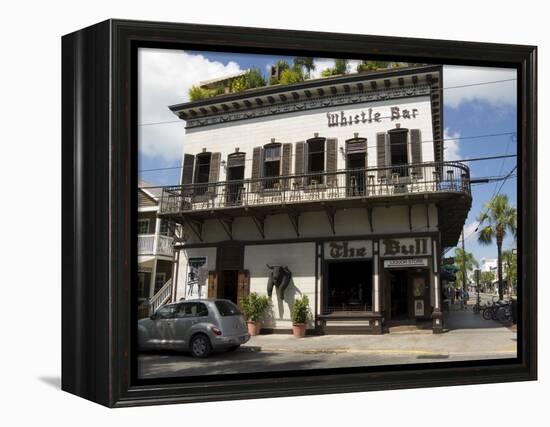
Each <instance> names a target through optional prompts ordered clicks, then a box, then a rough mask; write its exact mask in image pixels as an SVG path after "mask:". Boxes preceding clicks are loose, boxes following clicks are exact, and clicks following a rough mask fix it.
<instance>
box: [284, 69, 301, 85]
mask: <svg viewBox="0 0 550 427" xmlns="http://www.w3.org/2000/svg"><path fill="white" fill-rule="evenodd" d="M303 81H304V75H303V73H302V70H296V69H288V70H284V71H283V72H282V73H281V75H280V77H279V83H280V84H282V85H288V84H291V83H298V82H303Z"/></svg>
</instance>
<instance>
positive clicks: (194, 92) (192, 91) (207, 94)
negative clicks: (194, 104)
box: [188, 86, 215, 101]
mask: <svg viewBox="0 0 550 427" xmlns="http://www.w3.org/2000/svg"><path fill="white" fill-rule="evenodd" d="M188 94H189V99H190V100H191V101H198V100H199V99H206V98H211V97H213V96H214V95H215V92H214V91H212V90H209V89H203V88H201V87H199V86H191V87H190V88H189V92H188Z"/></svg>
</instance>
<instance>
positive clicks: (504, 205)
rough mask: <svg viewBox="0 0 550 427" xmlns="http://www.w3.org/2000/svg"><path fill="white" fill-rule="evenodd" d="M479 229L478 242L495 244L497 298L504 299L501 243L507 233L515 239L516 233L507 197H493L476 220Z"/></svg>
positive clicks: (511, 208)
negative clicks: (494, 242)
mask: <svg viewBox="0 0 550 427" xmlns="http://www.w3.org/2000/svg"><path fill="white" fill-rule="evenodd" d="M478 221H479V226H478V228H479V227H481V226H483V228H482V229H481V231H480V232H479V237H478V241H479V243H481V244H482V245H491V244H492V243H493V240H496V244H497V278H498V298H499V299H503V298H504V286H503V283H502V242H503V241H504V238H505V237H506V235H507V233H508V232H510V233H512V235H513V236H514V237H515V236H516V231H517V210H516V208H514V207H512V206H510V204H509V203H508V196H507V195H505V194H499V195H498V196H495V197H494V198H493V199H492V200H491V201H490V202H489V203H487V205H485V212H484V213H482V214H481V215H480V217H479V218H478Z"/></svg>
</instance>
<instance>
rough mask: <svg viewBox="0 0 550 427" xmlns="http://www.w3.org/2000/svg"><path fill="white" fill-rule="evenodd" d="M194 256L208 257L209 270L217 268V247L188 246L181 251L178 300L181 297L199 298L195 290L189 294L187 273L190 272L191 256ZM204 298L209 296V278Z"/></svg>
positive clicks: (203, 291) (202, 294)
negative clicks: (194, 247)
mask: <svg viewBox="0 0 550 427" xmlns="http://www.w3.org/2000/svg"><path fill="white" fill-rule="evenodd" d="M194 257H206V258H207V260H206V261H207V262H206V268H207V269H208V271H210V270H215V269H216V248H200V249H199V248H196V249H193V248H188V249H185V250H182V251H180V257H179V263H178V266H177V268H178V278H177V290H176V301H178V300H180V299H181V298H197V297H198V295H197V294H196V292H194V293H193V294H192V295H187V293H188V289H187V275H188V273H189V265H188V262H189V258H194ZM200 296H201V297H202V298H206V297H207V296H208V280H207V282H206V285H205V286H204V287H203V289H202V292H201V295H200Z"/></svg>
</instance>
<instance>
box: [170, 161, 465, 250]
mask: <svg viewBox="0 0 550 427" xmlns="http://www.w3.org/2000/svg"><path fill="white" fill-rule="evenodd" d="M414 203H437V204H438V206H439V207H440V209H442V208H443V209H445V208H449V209H450V212H449V216H448V217H445V216H442V215H440V228H441V225H442V222H443V223H445V222H447V223H449V222H452V224H451V223H449V224H443V225H444V226H447V225H448V226H449V227H451V228H452V229H453V231H452V234H453V236H454V235H455V234H456V233H457V230H458V233H460V229H461V227H462V225H463V223H464V220H465V218H466V215H467V213H468V210H469V209H470V205H471V191H470V171H469V168H468V167H467V166H466V165H464V164H461V163H458V162H438V163H418V164H409V165H400V166H391V167H384V168H361V169H349V170H339V171H335V172H319V173H310V174H303V175H288V176H279V177H264V178H261V179H245V180H239V181H224V182H215V183H204V184H189V185H178V186H171V187H164V188H163V192H162V198H161V203H160V211H159V214H160V215H161V216H163V217H166V218H170V219H172V220H174V221H176V222H179V223H186V224H188V225H189V226H191V228H192V229H193V231H194V232H195V234H197V235H198V236H199V238H200V234H201V233H200V227H201V226H202V221H203V220H204V219H209V218H216V219H218V220H220V222H221V223H222V225H224V229H225V231H226V232H227V233H228V235H229V237H230V238H232V236H231V230H230V228H231V221H232V218H234V217H238V216H251V217H252V218H253V219H254V222H255V224H256V226H257V227H258V229H259V231H260V233H261V234H262V236H263V226H262V222H261V221H262V218H264V216H265V215H273V214H278V213H288V214H289V217H290V218H291V222H292V225H293V226H294V228H295V231H296V234H297V235H299V229H298V223H297V219H298V217H299V214H300V213H301V212H305V211H312V210H325V211H326V212H327V214H328V215H329V223H330V225H331V228H332V232H333V233H334V212H335V211H336V210H337V209H344V208H353V207H361V206H363V207H367V208H372V207H373V206H377V205H381V206H388V205H392V204H405V205H409V206H411V205H412V204H414ZM369 221H370V222H371V229H372V218H370V217H369ZM456 238H458V235H456ZM453 239H454V237H453V238H451V239H450V240H453ZM201 240H202V239H201ZM452 244H454V243H452Z"/></svg>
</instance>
